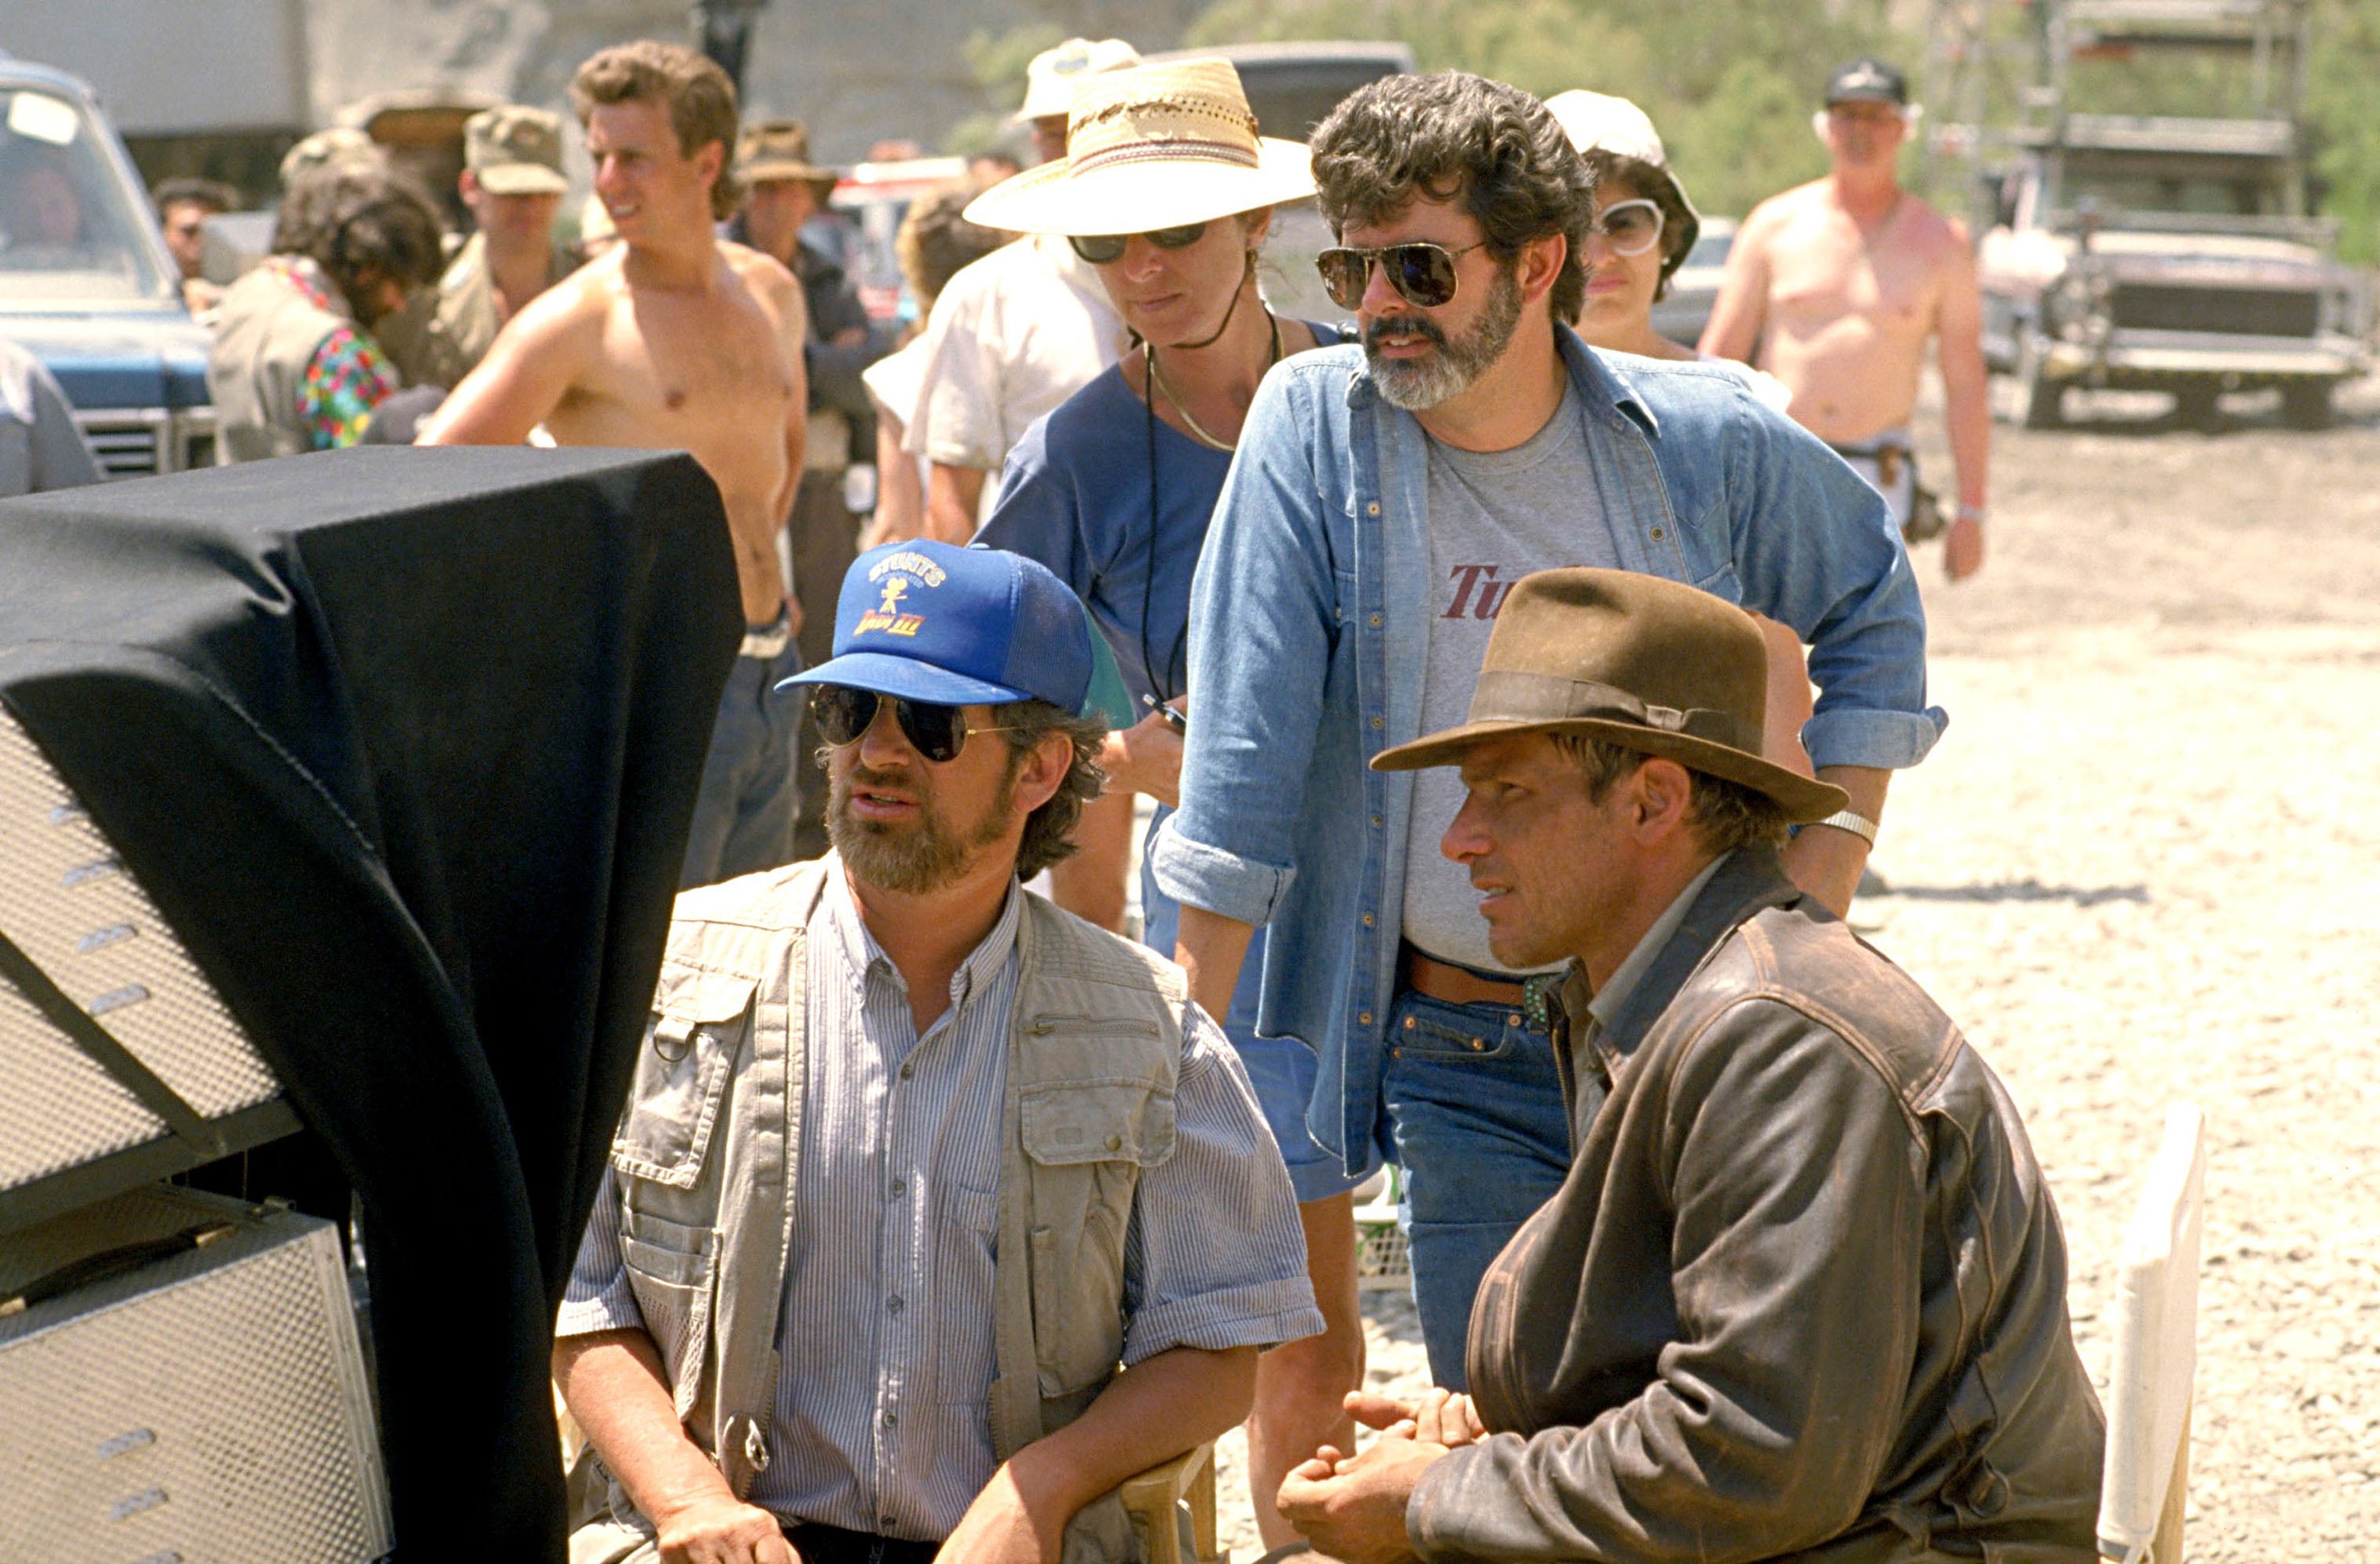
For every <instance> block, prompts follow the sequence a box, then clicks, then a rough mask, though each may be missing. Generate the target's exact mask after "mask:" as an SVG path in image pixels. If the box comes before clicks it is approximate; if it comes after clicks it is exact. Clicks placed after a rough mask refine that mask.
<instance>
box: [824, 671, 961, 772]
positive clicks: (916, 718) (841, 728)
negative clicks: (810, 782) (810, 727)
mask: <svg viewBox="0 0 2380 1564" xmlns="http://www.w3.org/2000/svg"><path fill="white" fill-rule="evenodd" d="M885 699H886V697H883V696H880V695H878V694H877V693H876V691H874V690H853V689H851V688H849V687H848V686H845V685H840V684H821V685H820V686H818V687H817V688H816V689H815V690H812V691H811V694H810V714H811V715H812V716H813V717H814V718H816V720H817V722H818V726H819V733H820V736H821V737H822V738H824V739H826V741H827V742H828V743H830V744H832V745H833V746H835V747H836V748H837V749H841V748H842V747H843V746H844V745H845V744H854V743H857V742H858V741H859V737H860V735H862V734H864V733H866V732H867V731H868V724H870V723H872V722H874V721H875V720H876V708H877V707H878V705H879V704H880V703H882V702H883V700H885ZM892 716H893V719H894V720H895V721H896V722H898V723H899V724H900V725H901V733H902V736H903V737H904V738H905V739H908V740H909V743H910V745H911V746H912V747H913V748H915V749H916V750H917V752H918V753H919V754H921V755H923V756H925V757H926V758H927V759H928V760H929V761H932V762H934V763H935V764H941V763H943V762H945V761H952V760H956V759H957V758H958V753H959V746H960V745H962V744H964V743H965V742H966V733H965V717H966V714H965V711H964V710H963V709H962V708H960V707H957V706H938V705H932V704H929V703H926V702H923V701H902V700H894V701H893V702H892Z"/></svg>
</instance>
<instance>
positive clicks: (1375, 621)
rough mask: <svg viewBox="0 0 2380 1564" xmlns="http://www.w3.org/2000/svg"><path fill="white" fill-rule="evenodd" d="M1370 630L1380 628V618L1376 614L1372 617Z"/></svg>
mask: <svg viewBox="0 0 2380 1564" xmlns="http://www.w3.org/2000/svg"><path fill="white" fill-rule="evenodd" d="M1372 628H1373V629H1379V628H1380V617H1379V616H1378V614H1375V615H1373V616H1372Z"/></svg>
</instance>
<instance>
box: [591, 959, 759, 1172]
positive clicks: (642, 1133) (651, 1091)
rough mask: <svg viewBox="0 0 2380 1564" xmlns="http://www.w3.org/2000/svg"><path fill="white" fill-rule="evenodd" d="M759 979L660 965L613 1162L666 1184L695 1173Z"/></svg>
mask: <svg viewBox="0 0 2380 1564" xmlns="http://www.w3.org/2000/svg"><path fill="white" fill-rule="evenodd" d="M758 986H759V985H758V984H755V983H754V982H753V980H752V979H750V978H739V977H732V976H729V975H727V974H724V973H719V972H706V971H698V970H696V969H693V968H690V967H675V966H664V967H663V968H662V981H661V985H660V987H659V989H658V990H657V991H656V992H655V994H654V997H653V1014H652V1019H651V1020H650V1021H648V1022H647V1023H646V1026H645V1040H644V1045H643V1046H641V1047H640V1048H638V1049H637V1071H636V1079H635V1081H634V1082H633V1083H632V1084H631V1086H630V1087H629V1092H628V1108H627V1111H626V1113H625V1114H624V1115H622V1116H621V1119H620V1128H619V1131H618V1133H617V1134H616V1135H614V1136H613V1141H612V1165H613V1167H617V1168H618V1169H619V1170H620V1171H621V1172H623V1173H625V1174H630V1175H632V1176H634V1177H636V1178H639V1179H651V1180H653V1181H654V1182H655V1183H660V1184H666V1185H668V1186H670V1187H671V1188H673V1189H680V1190H690V1189H692V1188H694V1186H695V1184H696V1183H697V1182H698V1181H699V1180H700V1179H701V1177H702V1159H703V1156H704V1154H705V1153H706V1152H708V1151H709V1149H710V1136H711V1131H712V1130H713V1129H714V1128H715V1127H716V1124H717V1121H718V1118H719V1105H720V1102H721V1099H722V1098H723V1097H724V1096H725V1095H726V1094H727V1081H728V1077H729V1075H730V1073H731V1072H732V1069H733V1066H734V1064H735V1055H736V1052H737V1050H739V1049H740V1048H741V1047H742V1046H743V1045H744V1034H745V1032H746V1030H747V1025H748V1023H749V1021H750V1018H751V1012H752V993H753V990H754V989H755V988H756V987H758Z"/></svg>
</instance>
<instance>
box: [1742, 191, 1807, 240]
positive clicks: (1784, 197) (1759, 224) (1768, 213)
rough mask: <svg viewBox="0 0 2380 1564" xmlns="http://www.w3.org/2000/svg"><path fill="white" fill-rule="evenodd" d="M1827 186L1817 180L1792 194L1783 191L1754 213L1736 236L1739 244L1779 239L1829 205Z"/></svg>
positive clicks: (1761, 205) (1754, 210)
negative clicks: (1782, 234)
mask: <svg viewBox="0 0 2380 1564" xmlns="http://www.w3.org/2000/svg"><path fill="white" fill-rule="evenodd" d="M1827 199H1828V194H1827V182H1826V181H1825V180H1824V179H1813V180H1811V181H1810V182H1809V183H1808V184H1806V185H1796V186H1794V187H1793V188H1792V189H1790V190H1779V191H1778V192H1777V193H1776V194H1775V195H1773V196H1770V197H1769V198H1768V199H1767V200H1766V201H1764V202H1761V203H1760V204H1759V205H1757V206H1755V207H1754V208H1753V209H1752V214H1751V215H1750V216H1748V217H1746V218H1744V220H1743V227H1742V228H1740V229H1738V230H1737V232H1736V242H1737V243H1738V244H1760V243H1765V242H1767V240H1769V239H1772V238H1776V237H1777V235H1778V234H1779V232H1781V231H1782V230H1783V229H1784V228H1786V227H1787V226H1790V225H1791V224H1792V223H1793V222H1795V221H1796V220H1797V219H1799V218H1802V217H1804V216H1807V215H1808V214H1810V213H1811V212H1812V211H1814V210H1816V209H1819V208H1821V207H1823V206H1824V205H1825V204H1826V202H1827Z"/></svg>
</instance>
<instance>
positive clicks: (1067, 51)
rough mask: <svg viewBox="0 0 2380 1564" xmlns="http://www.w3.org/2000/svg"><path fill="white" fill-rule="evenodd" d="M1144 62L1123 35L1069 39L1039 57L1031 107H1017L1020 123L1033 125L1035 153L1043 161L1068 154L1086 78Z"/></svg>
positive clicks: (1028, 89)
mask: <svg viewBox="0 0 2380 1564" xmlns="http://www.w3.org/2000/svg"><path fill="white" fill-rule="evenodd" d="M1139 63H1140V51H1139V50H1137V49H1135V48H1134V47H1133V46H1132V45H1131V44H1129V43H1125V42H1124V41H1123V39H1121V38H1101V39H1098V40H1093V39H1088V38H1069V39H1067V40H1066V41H1065V42H1064V43H1061V44H1058V45H1057V46H1056V47H1055V48H1050V49H1044V50H1042V51H1041V52H1040V53H1039V54H1038V55H1034V56H1033V63H1032V64H1030V65H1028V66H1026V67H1025V106H1024V107H1023V108H1020V109H1018V110H1017V111H1016V118H1017V120H1018V122H1019V123H1021V124H1024V125H1027V126H1030V127H1031V128H1032V130H1033V155H1034V156H1035V157H1037V158H1038V159H1039V160H1040V161H1041V162H1043V163H1055V162H1056V161H1057V160H1058V159H1060V158H1062V157H1063V156H1065V155H1066V111H1067V110H1068V109H1070V108H1072V107H1073V106H1074V104H1075V88H1076V87H1077V86H1079V85H1081V84H1082V80H1083V79H1084V78H1085V77H1087V76H1097V75H1099V73H1100V72H1102V71H1110V70H1129V69H1131V68H1132V67H1134V66H1136V65H1138V64H1139Z"/></svg>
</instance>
